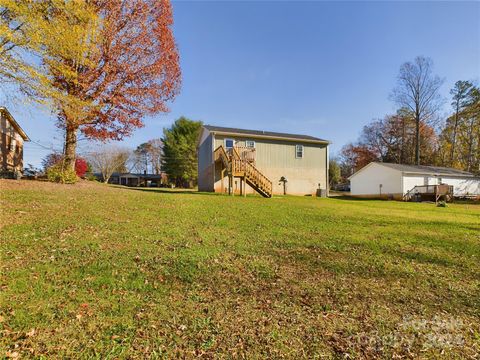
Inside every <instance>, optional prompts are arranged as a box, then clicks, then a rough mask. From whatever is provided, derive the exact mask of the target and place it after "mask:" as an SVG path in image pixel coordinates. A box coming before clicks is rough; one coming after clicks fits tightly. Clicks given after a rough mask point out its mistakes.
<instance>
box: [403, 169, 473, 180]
mask: <svg viewBox="0 0 480 360" xmlns="http://www.w3.org/2000/svg"><path fill="white" fill-rule="evenodd" d="M402 175H417V176H418V175H424V176H437V177H438V176H446V177H460V178H462V177H463V178H464V177H468V178H473V179H475V178H476V176H475V175H474V174H449V173H427V172H413V171H402Z"/></svg>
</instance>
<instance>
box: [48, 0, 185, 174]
mask: <svg viewBox="0 0 480 360" xmlns="http://www.w3.org/2000/svg"><path fill="white" fill-rule="evenodd" d="M93 4H94V6H96V9H97V11H98V13H99V15H100V18H101V19H102V23H101V26H100V27H99V34H98V39H99V41H98V45H97V47H96V49H95V51H92V52H90V53H88V54H86V56H88V57H89V61H88V62H85V64H86V65H85V64H83V65H81V66H79V64H78V63H77V62H76V61H73V60H72V59H70V58H65V59H63V65H64V66H65V67H67V68H68V69H70V70H71V71H72V72H73V73H75V74H76V75H75V76H71V77H69V78H68V79H67V78H66V77H65V76H64V73H65V71H59V70H58V68H50V69H49V70H50V72H51V74H52V78H53V84H54V86H55V87H56V88H57V89H59V90H60V91H64V92H65V93H68V94H69V95H72V96H75V97H76V98H78V99H79V103H80V104H83V105H82V106H77V107H75V108H72V107H71V106H67V104H63V103H62V102H58V101H57V102H56V107H57V109H58V126H59V127H61V128H63V129H64V130H65V146H64V148H65V167H66V168H71V169H73V167H74V165H75V154H76V147H77V136H78V133H79V132H81V133H83V135H84V136H85V137H86V138H89V139H96V140H102V141H107V140H121V139H122V138H124V137H126V136H129V135H131V133H132V132H133V130H135V129H136V128H140V127H142V126H143V125H144V124H143V120H142V119H143V118H144V117H145V116H149V115H153V114H157V113H162V112H167V111H168V107H167V105H166V103H167V102H168V101H170V100H172V99H173V98H174V97H175V96H176V95H177V94H178V92H179V88H180V82H181V71H180V65H179V55H178V52H177V47H176V44H175V39H174V36H173V32H172V24H173V17H172V7H171V4H170V2H169V0H126V1H110V0H96V1H94V2H93ZM46 65H47V66H48V63H47V64H46ZM63 70H64V69H63Z"/></svg>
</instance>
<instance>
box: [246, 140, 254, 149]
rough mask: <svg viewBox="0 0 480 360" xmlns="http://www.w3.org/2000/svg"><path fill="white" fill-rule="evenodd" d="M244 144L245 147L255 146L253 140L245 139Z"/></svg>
mask: <svg viewBox="0 0 480 360" xmlns="http://www.w3.org/2000/svg"><path fill="white" fill-rule="evenodd" d="M245 146H246V147H247V148H254V147H255V141H253V140H247V141H245Z"/></svg>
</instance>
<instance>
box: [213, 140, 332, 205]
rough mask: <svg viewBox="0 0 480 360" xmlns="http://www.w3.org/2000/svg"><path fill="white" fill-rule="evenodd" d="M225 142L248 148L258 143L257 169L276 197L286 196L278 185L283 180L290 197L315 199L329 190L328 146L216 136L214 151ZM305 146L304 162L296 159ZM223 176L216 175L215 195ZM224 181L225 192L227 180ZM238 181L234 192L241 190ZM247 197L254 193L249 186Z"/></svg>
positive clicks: (256, 146)
mask: <svg viewBox="0 0 480 360" xmlns="http://www.w3.org/2000/svg"><path fill="white" fill-rule="evenodd" d="M225 139H234V140H235V145H236V146H245V145H246V141H247V140H253V141H255V148H256V163H255V166H256V167H257V168H258V169H259V170H260V171H261V172H262V173H263V174H264V175H265V176H267V177H268V178H269V179H270V180H271V181H272V183H273V193H274V194H283V184H281V183H279V180H280V178H281V177H282V176H284V177H286V178H287V180H288V182H287V186H286V191H287V194H292V195H312V194H315V193H316V191H317V189H318V188H319V186H320V188H322V189H327V181H328V180H327V176H328V175H327V172H328V170H327V169H328V167H327V166H328V159H327V156H328V153H327V148H328V145H327V144H316V143H308V142H302V141H301V140H298V141H286V140H270V139H268V140H267V139H259V138H255V137H248V136H228V135H218V134H217V135H216V136H215V144H214V148H217V147H218V146H220V145H224V141H225ZM296 145H303V148H304V154H303V158H301V159H299V158H296V156H295V146H296ZM221 181H222V180H221V176H220V172H219V170H218V169H217V171H216V172H215V186H214V188H215V191H220V189H221V188H222V184H221ZM223 181H224V185H225V186H224V189H226V184H227V180H226V179H223ZM239 186H240V183H239V179H235V182H234V189H235V190H237V191H238V190H239ZM246 190H247V191H246V192H247V193H254V190H253V189H251V188H250V187H248V186H247V189H246Z"/></svg>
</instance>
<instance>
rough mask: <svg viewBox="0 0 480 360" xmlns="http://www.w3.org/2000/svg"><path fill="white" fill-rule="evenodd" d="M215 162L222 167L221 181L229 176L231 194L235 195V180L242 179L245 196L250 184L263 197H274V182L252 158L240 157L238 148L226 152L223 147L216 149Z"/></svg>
mask: <svg viewBox="0 0 480 360" xmlns="http://www.w3.org/2000/svg"><path fill="white" fill-rule="evenodd" d="M214 161H215V163H217V164H221V165H222V170H221V179H222V181H223V178H224V177H225V172H226V175H227V176H228V190H229V194H232V195H233V191H232V189H233V179H234V178H240V184H242V181H243V187H242V186H240V187H241V189H242V192H243V195H245V194H246V193H245V184H248V185H249V186H250V187H251V188H253V189H254V190H255V191H256V192H257V193H259V194H260V195H262V196H263V197H266V198H270V197H272V182H271V181H270V180H269V179H268V178H267V177H266V176H265V175H263V174H262V172H261V171H260V170H258V169H257V168H256V167H255V165H253V161H252V160H251V159H250V158H246V157H242V156H240V153H239V152H238V150H237V149H236V148H232V149H228V150H226V149H225V148H224V147H223V145H220V146H219V147H217V148H216V149H215V152H214Z"/></svg>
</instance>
